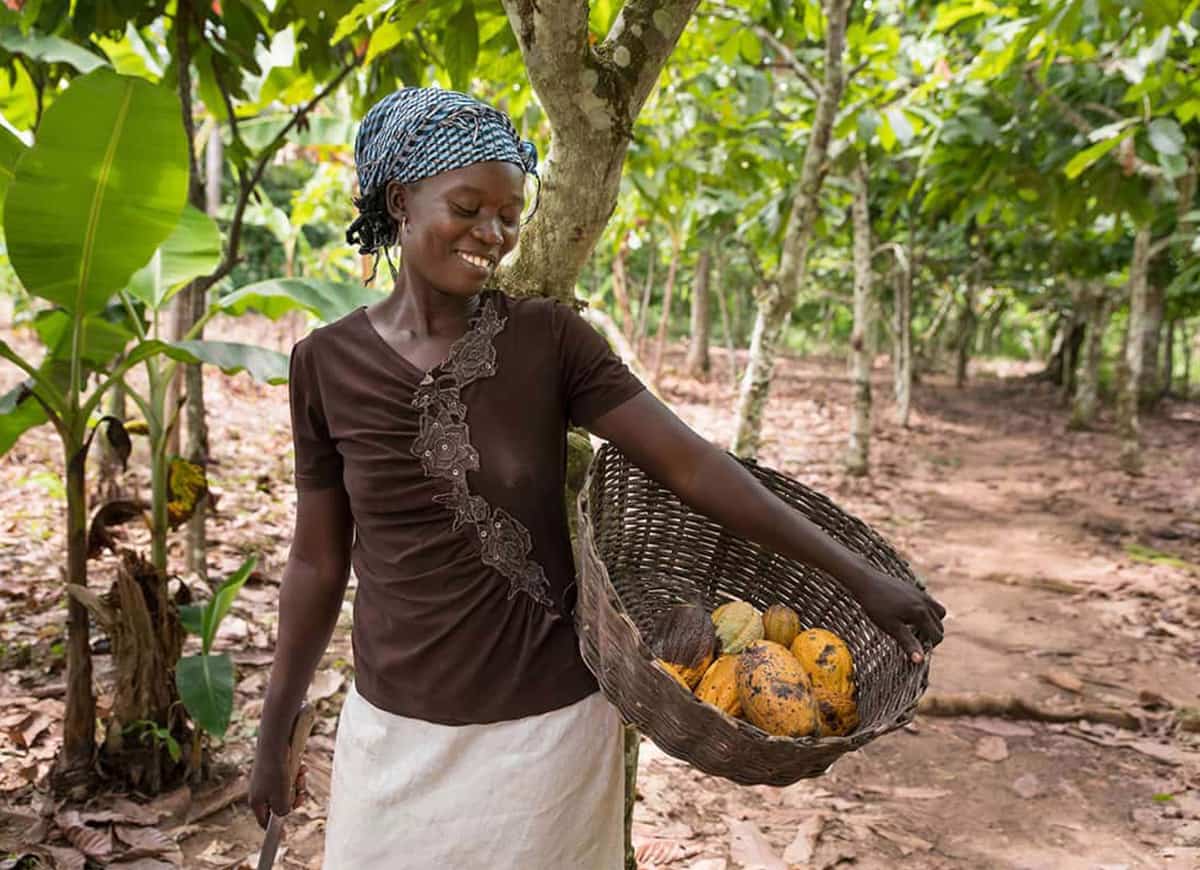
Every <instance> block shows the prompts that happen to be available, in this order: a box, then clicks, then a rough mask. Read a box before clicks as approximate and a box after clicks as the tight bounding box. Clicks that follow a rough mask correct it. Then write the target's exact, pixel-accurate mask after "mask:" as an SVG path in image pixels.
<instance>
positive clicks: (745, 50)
mask: <svg viewBox="0 0 1200 870" xmlns="http://www.w3.org/2000/svg"><path fill="white" fill-rule="evenodd" d="M738 51H740V52H741V55H742V59H743V60H745V61H746V63H749V64H754V65H758V64H759V63H761V62H762V59H763V49H762V42H761V41H759V38H758V36H757V35H756V34H755V33H754V31H753V30H748V29H747V30H743V31H742V32H741V33H740V34H739V35H738Z"/></svg>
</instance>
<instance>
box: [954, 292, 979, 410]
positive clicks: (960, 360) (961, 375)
mask: <svg viewBox="0 0 1200 870" xmlns="http://www.w3.org/2000/svg"><path fill="white" fill-rule="evenodd" d="M975 322H976V317H975V276H974V274H971V275H968V276H967V286H966V287H965V288H964V289H963V299H962V308H961V309H959V312H958V332H957V333H956V335H955V342H954V344H955V348H954V351H955V365H954V386H956V387H958V388H959V389H962V388H963V387H965V386H966V385H967V363H968V362H969V361H970V358H971V343H972V342H973V341H974V339H975Z"/></svg>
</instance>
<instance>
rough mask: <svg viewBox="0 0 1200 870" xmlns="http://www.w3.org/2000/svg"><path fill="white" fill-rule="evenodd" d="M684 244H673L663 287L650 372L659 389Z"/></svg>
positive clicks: (676, 241) (673, 242)
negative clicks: (660, 311) (672, 301)
mask: <svg viewBox="0 0 1200 870" xmlns="http://www.w3.org/2000/svg"><path fill="white" fill-rule="evenodd" d="M682 247H683V245H682V242H681V240H680V239H678V238H676V239H673V240H672V244H671V264H670V265H669V266H668V267H667V284H666V286H665V287H663V301H662V319H661V320H659V321H658V338H657V339H656V342H655V343H656V345H657V346H656V348H655V350H654V368H653V369H651V370H650V379H651V381H652V382H653V383H654V386H655V388H656V389H657V388H658V379H659V377H660V376H661V375H662V364H663V357H664V356H665V355H666V352H667V338H668V332H669V331H670V328H671V295H672V293H673V292H674V290H675V273H676V272H677V271H678V270H679V257H680V254H681V253H682V250H681V249H682Z"/></svg>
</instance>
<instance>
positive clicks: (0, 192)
mask: <svg viewBox="0 0 1200 870" xmlns="http://www.w3.org/2000/svg"><path fill="white" fill-rule="evenodd" d="M28 150H29V149H28V148H27V147H25V143H24V142H22V141H21V140H20V139H18V138H17V137H16V136H14V135H13V134H12V133H11V132H10V131H9V129H8V128H7V127H0V207H3V205H4V197H5V196H6V195H7V194H8V186H9V185H10V184H11V183H12V180H13V176H14V175H15V174H16V168H17V161H18V160H20V159H21V155H22V154H24V153H25V152H26V151H28Z"/></svg>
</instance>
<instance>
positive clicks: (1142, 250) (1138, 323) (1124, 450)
mask: <svg viewBox="0 0 1200 870" xmlns="http://www.w3.org/2000/svg"><path fill="white" fill-rule="evenodd" d="M1149 270H1150V228H1149V227H1140V228H1139V229H1138V231H1137V235H1136V236H1134V240H1133V261H1132V262H1131V263H1130V265H1129V326H1128V328H1127V329H1126V331H1125V353H1124V364H1123V369H1124V371H1123V375H1124V377H1123V379H1122V384H1121V388H1120V393H1119V395H1118V399H1117V425H1118V428H1119V430H1120V434H1121V459H1120V463H1121V468H1122V469H1124V470H1125V471H1127V472H1129V473H1130V474H1138V473H1140V472H1141V468H1142V448H1141V441H1140V437H1139V436H1140V428H1141V426H1140V423H1139V421H1138V395H1139V393H1140V392H1141V386H1142V362H1143V360H1144V359H1145V351H1144V347H1145V344H1144V343H1145V338H1146V332H1145V329H1144V328H1143V327H1144V323H1145V320H1146V308H1147V302H1148V300H1147V291H1148V283H1149V282H1148V280H1147V276H1148V272H1149Z"/></svg>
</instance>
